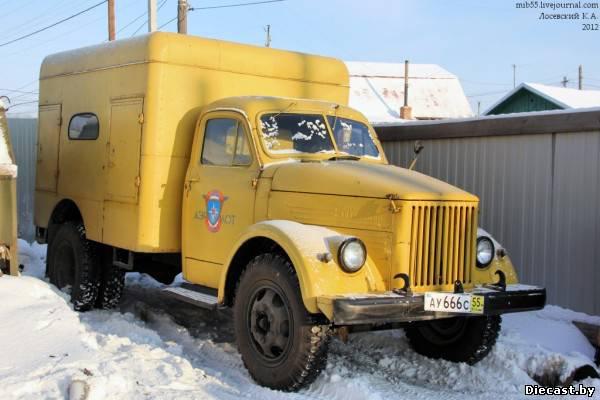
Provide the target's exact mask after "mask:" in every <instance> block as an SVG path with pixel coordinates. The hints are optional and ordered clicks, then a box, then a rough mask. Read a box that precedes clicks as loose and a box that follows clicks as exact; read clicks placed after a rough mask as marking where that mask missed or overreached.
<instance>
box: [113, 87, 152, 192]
mask: <svg viewBox="0 0 600 400" xmlns="http://www.w3.org/2000/svg"><path fill="white" fill-rule="evenodd" d="M142 107H143V100H142V99H128V100H124V101H116V102H113V104H112V106H111V114H110V136H109V139H108V140H109V141H108V144H107V147H108V155H107V158H108V159H107V162H106V171H107V172H106V189H105V191H104V199H105V200H111V201H118V202H123V203H133V204H135V203H137V201H138V190H139V186H140V183H141V178H140V151H141V140H142V123H143V114H142Z"/></svg>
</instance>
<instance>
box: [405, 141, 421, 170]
mask: <svg viewBox="0 0 600 400" xmlns="http://www.w3.org/2000/svg"><path fill="white" fill-rule="evenodd" d="M424 148H425V146H423V144H422V143H421V141H420V140H416V141H415V144H414V147H413V152H414V153H415V157H414V158H413V160H412V162H411V163H410V165H409V167H408V169H410V170H412V169H414V168H415V165H416V164H417V160H418V159H419V153H421V151H422V150H423V149H424Z"/></svg>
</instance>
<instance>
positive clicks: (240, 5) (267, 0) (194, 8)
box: [188, 0, 286, 11]
mask: <svg viewBox="0 0 600 400" xmlns="http://www.w3.org/2000/svg"><path fill="white" fill-rule="evenodd" d="M282 1H286V0H265V1H254V2H251V3H237V4H224V5H222V6H207V7H190V8H189V9H188V10H189V11H196V10H212V9H215V8H229V7H244V6H254V5H257V4H267V3H279V2H282Z"/></svg>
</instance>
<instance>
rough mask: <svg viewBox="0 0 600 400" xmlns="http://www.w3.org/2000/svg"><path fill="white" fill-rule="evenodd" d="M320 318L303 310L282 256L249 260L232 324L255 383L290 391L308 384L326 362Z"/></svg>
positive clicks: (325, 332)
mask: <svg viewBox="0 0 600 400" xmlns="http://www.w3.org/2000/svg"><path fill="white" fill-rule="evenodd" d="M319 322H321V324H320V323H319ZM322 322H323V321H317V320H316V319H315V317H314V316H311V315H310V314H309V313H308V312H307V311H306V309H305V307H304V304H303V302H302V296H301V295H300V286H299V284H298V279H297V277H296V273H295V271H294V269H293V267H292V266H291V264H290V262H289V261H288V260H287V259H285V258H284V257H282V256H280V255H277V254H265V255H260V256H258V257H256V258H254V260H252V261H251V262H250V263H249V264H248V267H247V268H246V270H245V271H244V273H243V274H242V276H241V278H240V281H239V284H238V289H237V292H236V297H235V304H234V324H235V333H236V339H237V344H238V348H239V351H240V353H241V355H242V360H243V361H244V365H245V366H246V368H247V369H248V372H249V373H250V375H251V376H252V378H254V380H255V381H256V382H257V383H259V384H261V385H263V386H267V387H270V388H272V389H277V390H285V391H294V390H298V389H300V388H301V387H303V386H306V385H308V384H310V383H311V382H313V381H314V380H315V379H316V378H317V376H318V375H319V373H320V372H321V370H322V369H323V368H324V367H325V365H326V362H327V349H328V344H329V327H328V326H327V325H323V324H322Z"/></svg>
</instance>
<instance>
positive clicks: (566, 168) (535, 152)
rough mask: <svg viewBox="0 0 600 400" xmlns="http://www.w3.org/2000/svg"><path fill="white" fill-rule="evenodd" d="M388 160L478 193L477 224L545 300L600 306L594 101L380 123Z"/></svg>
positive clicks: (599, 166)
mask: <svg viewBox="0 0 600 400" xmlns="http://www.w3.org/2000/svg"><path fill="white" fill-rule="evenodd" d="M377 130H378V133H379V137H380V139H381V140H382V142H383V147H384V149H385V152H386V155H387V157H388V159H389V160H390V162H391V163H394V164H397V165H401V166H407V165H408V164H409V163H410V161H411V160H412V158H413V145H414V140H415V139H420V140H421V143H422V144H423V145H424V146H425V149H424V150H423V151H422V153H421V156H420V158H419V160H418V162H417V167H416V170H418V171H421V172H423V173H425V174H428V175H431V176H434V177H436V178H439V179H441V180H444V181H447V182H449V183H451V184H453V185H455V186H458V187H461V188H463V189H465V190H467V191H469V192H471V193H474V194H476V195H478V196H479V198H480V201H481V205H480V207H481V211H480V212H481V215H480V226H481V227H483V228H484V229H486V230H487V231H489V232H490V233H491V234H492V235H493V236H494V237H495V238H496V239H498V241H500V242H501V243H502V244H503V245H504V246H505V247H506V248H507V250H508V252H509V254H510V256H511V258H512V260H513V263H514V264H515V267H516V268H517V272H518V274H519V276H520V279H521V281H522V282H523V283H534V284H539V285H544V286H545V287H546V288H547V289H548V302H549V303H550V304H558V305H561V306H564V307H568V308H571V309H574V310H578V311H583V312H587V313H591V314H600V110H592V111H589V112H588V111H586V112H555V113H554V112H552V113H541V114H530V115H526V116H506V117H493V118H479V119H473V120H466V121H457V122H447V123H439V122H436V123H409V124H407V125H405V126H400V127H379V128H377Z"/></svg>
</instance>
